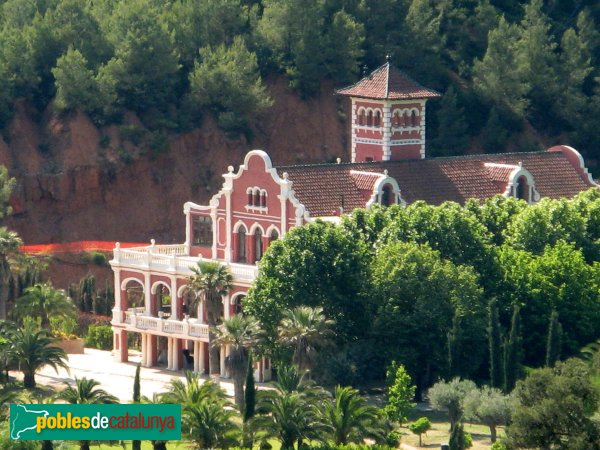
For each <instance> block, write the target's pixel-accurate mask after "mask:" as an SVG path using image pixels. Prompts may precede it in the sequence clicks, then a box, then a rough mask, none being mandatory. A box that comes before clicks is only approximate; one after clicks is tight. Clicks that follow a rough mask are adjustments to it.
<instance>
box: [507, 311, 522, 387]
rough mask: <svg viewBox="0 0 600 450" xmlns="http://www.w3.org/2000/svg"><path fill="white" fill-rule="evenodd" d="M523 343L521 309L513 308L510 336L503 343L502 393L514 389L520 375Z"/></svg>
mask: <svg viewBox="0 0 600 450" xmlns="http://www.w3.org/2000/svg"><path fill="white" fill-rule="evenodd" d="M522 347H523V342H522V337H521V308H520V306H518V305H515V306H514V310H513V316H512V320H511V323H510V334H509V336H508V340H506V342H505V343H504V391H505V392H510V391H512V390H513V389H514V387H515V384H516V383H517V379H518V378H519V376H520V374H521V360H522V358H523V348H522Z"/></svg>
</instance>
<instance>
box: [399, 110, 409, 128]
mask: <svg viewBox="0 0 600 450" xmlns="http://www.w3.org/2000/svg"><path fill="white" fill-rule="evenodd" d="M400 121H401V123H400V126H403V127H406V126H408V111H404V112H403V113H402V116H401V117H400Z"/></svg>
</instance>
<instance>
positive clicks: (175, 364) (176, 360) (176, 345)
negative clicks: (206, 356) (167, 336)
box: [172, 338, 182, 370]
mask: <svg viewBox="0 0 600 450" xmlns="http://www.w3.org/2000/svg"><path fill="white" fill-rule="evenodd" d="M172 340H173V367H172V368H173V370H179V360H180V359H181V356H182V355H181V350H179V342H178V339H177V338H173V339H172Z"/></svg>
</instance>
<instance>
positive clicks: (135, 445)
mask: <svg viewBox="0 0 600 450" xmlns="http://www.w3.org/2000/svg"><path fill="white" fill-rule="evenodd" d="M140 400H141V393H140V365H139V364H138V365H137V367H136V368H135V378H134V379H133V403H139V402H140ZM141 448H142V441H131V450H141Z"/></svg>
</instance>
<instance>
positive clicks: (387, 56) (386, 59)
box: [385, 53, 392, 63]
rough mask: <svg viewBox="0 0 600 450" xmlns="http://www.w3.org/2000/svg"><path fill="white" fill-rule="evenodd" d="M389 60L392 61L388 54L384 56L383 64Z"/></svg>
mask: <svg viewBox="0 0 600 450" xmlns="http://www.w3.org/2000/svg"><path fill="white" fill-rule="evenodd" d="M391 59H392V57H391V56H390V54H389V53H388V54H387V55H385V62H387V63H389V62H390V60H391Z"/></svg>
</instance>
